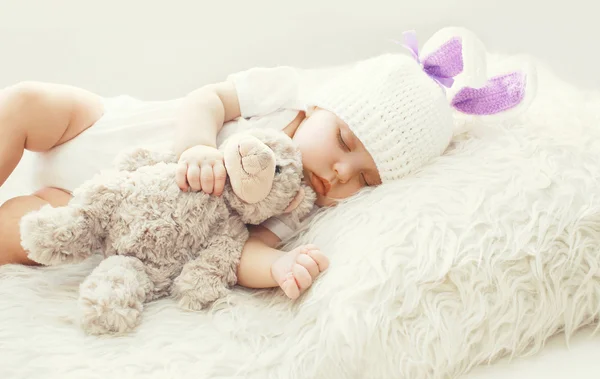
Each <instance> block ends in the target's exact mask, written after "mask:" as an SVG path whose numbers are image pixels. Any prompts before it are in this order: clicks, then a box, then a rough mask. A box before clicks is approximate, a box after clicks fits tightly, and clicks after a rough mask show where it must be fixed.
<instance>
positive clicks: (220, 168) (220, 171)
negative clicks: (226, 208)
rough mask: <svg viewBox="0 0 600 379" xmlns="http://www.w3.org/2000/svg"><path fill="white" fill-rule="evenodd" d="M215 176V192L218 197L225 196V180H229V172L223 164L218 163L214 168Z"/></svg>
mask: <svg viewBox="0 0 600 379" xmlns="http://www.w3.org/2000/svg"><path fill="white" fill-rule="evenodd" d="M213 174H214V179H215V191H214V194H215V195H216V196H221V195H222V194H223V188H225V180H226V179H227V170H226V169H225V166H224V165H223V162H217V163H215V165H214V166H213Z"/></svg>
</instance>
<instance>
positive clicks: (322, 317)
mask: <svg viewBox="0 0 600 379" xmlns="http://www.w3.org/2000/svg"><path fill="white" fill-rule="evenodd" d="M539 71H540V72H539V88H538V96H537V99H536V100H535V101H534V103H533V104H532V107H531V109H530V110H529V111H528V112H527V114H526V115H525V116H523V117H522V118H521V119H520V120H519V121H518V123H515V122H514V121H513V122H511V123H506V124H502V123H496V124H489V122H488V123H487V124H486V125H482V124H481V123H478V122H476V121H475V122H471V124H470V125H469V130H470V131H468V132H467V133H465V134H463V135H461V136H458V137H457V138H456V139H455V143H454V144H453V146H452V147H451V149H450V150H449V152H448V154H447V155H446V156H444V157H441V158H440V159H438V160H437V161H436V162H434V163H433V164H432V165H430V166H429V167H427V168H426V169H424V170H422V171H421V172H420V173H418V174H417V175H414V176H413V177H411V178H407V179H406V180H403V181H401V182H399V183H397V184H395V185H393V186H387V187H385V186H384V187H381V188H378V189H375V190H374V191H372V193H370V194H368V195H366V196H363V197H362V198H360V199H356V200H354V201H351V202H349V203H348V204H344V205H342V206H340V207H339V208H338V209H336V210H335V211H332V212H330V213H328V214H325V215H323V217H320V218H318V219H317V220H315V222H314V224H313V225H312V228H311V229H310V230H309V231H308V232H307V233H305V234H303V235H301V236H300V238H299V240H298V241H297V243H309V242H314V243H316V244H317V245H319V246H320V247H321V248H322V249H323V250H324V251H325V252H327V253H329V255H330V256H331V269H330V271H329V272H328V273H327V274H326V275H325V276H324V277H323V278H321V279H320V280H319V281H318V282H317V284H316V285H315V287H314V288H313V289H312V291H311V292H310V294H309V296H308V297H307V298H306V299H305V301H304V302H303V303H302V305H300V307H299V309H298V313H297V316H296V318H295V319H294V320H293V321H292V323H291V325H290V331H289V333H288V334H287V335H286V338H288V339H289V340H288V341H287V342H284V343H283V346H287V347H288V348H287V349H285V350H284V351H282V353H281V354H280V356H279V357H278V359H280V360H281V361H282V362H283V364H282V365H281V366H280V367H282V370H283V369H285V370H286V372H285V373H284V372H283V371H282V372H280V374H281V377H284V376H285V377H288V378H290V376H289V374H288V372H289V369H290V367H294V369H293V370H292V371H293V372H296V373H298V374H297V375H296V376H292V377H298V378H301V377H304V378H306V377H311V378H312V377H318V378H342V377H344V378H345V377H352V378H391V377H395V378H410V379H417V378H438V377H439V378H442V377H443V378H445V377H453V376H455V375H458V374H460V373H464V372H466V371H468V370H469V369H470V368H471V367H473V366H474V365H477V364H479V363H482V362H489V361H491V360H494V359H495V358H497V357H500V356H503V355H506V354H511V355H519V354H524V353H527V352H534V351H537V350H538V349H539V348H540V347H541V346H542V344H543V343H544V341H545V340H546V339H547V338H548V337H549V336H551V335H553V334H555V333H556V332H558V331H561V330H564V331H565V332H566V333H567V335H569V334H571V333H572V332H573V331H574V330H575V329H577V328H579V327H580V326H582V325H584V324H588V323H590V322H592V321H594V320H595V319H596V317H597V316H598V311H599V308H600V94H599V93H584V92H580V91H578V90H576V89H575V88H572V87H570V86H568V85H566V84H564V83H562V82H560V81H559V80H558V79H556V78H555V77H554V76H552V75H551V74H549V73H548V72H547V71H546V70H544V69H540V70H539ZM307 326H310V327H307ZM294 340H296V343H293V341H294ZM289 346H291V347H289ZM271 363H273V361H271ZM272 377H273V378H275V377H277V375H272Z"/></svg>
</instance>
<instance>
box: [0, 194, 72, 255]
mask: <svg viewBox="0 0 600 379" xmlns="http://www.w3.org/2000/svg"><path fill="white" fill-rule="evenodd" d="M70 199H71V195H69V194H68V193H66V192H64V191H61V190H59V189H56V188H44V189H42V190H40V191H37V192H36V193H35V194H33V195H29V196H20V197H15V198H14V199H10V200H8V201H7V202H5V203H4V204H2V205H1V206H0V265H4V264H9V263H19V264H36V263H35V262H33V261H31V260H30V259H28V258H27V253H26V252H25V250H23V248H22V247H21V234H20V231H19V222H20V220H21V217H23V216H24V215H25V214H27V213H29V212H31V211H34V210H38V209H40V208H41V207H43V206H44V205H47V204H50V205H52V206H53V207H61V206H64V205H67V203H68V202H69V200H70Z"/></svg>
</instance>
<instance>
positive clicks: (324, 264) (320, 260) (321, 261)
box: [306, 249, 329, 272]
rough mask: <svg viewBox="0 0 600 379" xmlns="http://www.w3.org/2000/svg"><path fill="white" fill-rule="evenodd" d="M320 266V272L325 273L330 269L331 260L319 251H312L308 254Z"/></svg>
mask: <svg viewBox="0 0 600 379" xmlns="http://www.w3.org/2000/svg"><path fill="white" fill-rule="evenodd" d="M306 254H307V255H308V256H309V257H311V258H312V259H313V260H314V261H315V263H316V264H317V265H318V266H319V271H320V272H323V271H325V270H327V268H328V267H329V258H327V257H326V256H325V254H323V253H322V252H321V250H319V249H310V250H308V252H307V253H306Z"/></svg>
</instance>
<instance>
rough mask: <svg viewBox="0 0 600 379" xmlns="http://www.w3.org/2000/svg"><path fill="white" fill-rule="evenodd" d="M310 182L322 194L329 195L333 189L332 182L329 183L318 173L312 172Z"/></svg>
mask: <svg viewBox="0 0 600 379" xmlns="http://www.w3.org/2000/svg"><path fill="white" fill-rule="evenodd" d="M310 183H311V184H312V187H313V189H314V190H315V192H316V193H318V194H319V195H321V196H327V193H328V192H329V190H330V189H331V184H329V182H328V181H327V180H325V179H323V178H321V177H320V176H318V175H316V174H312V173H311V175H310Z"/></svg>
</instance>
